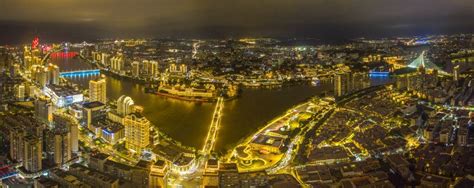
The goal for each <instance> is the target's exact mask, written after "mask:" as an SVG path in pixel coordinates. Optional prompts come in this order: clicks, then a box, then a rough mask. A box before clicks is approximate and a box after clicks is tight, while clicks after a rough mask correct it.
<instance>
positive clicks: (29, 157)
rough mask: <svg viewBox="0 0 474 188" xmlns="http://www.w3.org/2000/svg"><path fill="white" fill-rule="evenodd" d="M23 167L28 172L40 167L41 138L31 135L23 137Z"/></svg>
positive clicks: (37, 169)
mask: <svg viewBox="0 0 474 188" xmlns="http://www.w3.org/2000/svg"><path fill="white" fill-rule="evenodd" d="M24 144H25V145H24V159H23V167H25V169H26V170H28V171H29V172H37V171H40V170H41V169H42V154H43V144H42V139H41V138H39V137H36V136H33V135H29V136H26V137H25V138H24Z"/></svg>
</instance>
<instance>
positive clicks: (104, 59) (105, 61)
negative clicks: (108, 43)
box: [100, 53, 110, 66]
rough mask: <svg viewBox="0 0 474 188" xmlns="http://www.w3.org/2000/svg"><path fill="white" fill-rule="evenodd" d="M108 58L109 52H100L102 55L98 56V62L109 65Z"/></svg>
mask: <svg viewBox="0 0 474 188" xmlns="http://www.w3.org/2000/svg"><path fill="white" fill-rule="evenodd" d="M109 59H110V54H107V53H102V55H101V56H100V63H101V64H102V65H105V66H107V65H109Z"/></svg>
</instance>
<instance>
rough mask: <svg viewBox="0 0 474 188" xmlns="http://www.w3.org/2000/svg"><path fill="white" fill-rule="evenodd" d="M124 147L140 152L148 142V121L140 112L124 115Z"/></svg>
mask: <svg viewBox="0 0 474 188" xmlns="http://www.w3.org/2000/svg"><path fill="white" fill-rule="evenodd" d="M124 126H125V147H126V148H127V149H131V150H134V151H137V152H141V151H142V150H143V149H144V148H145V147H147V146H148V145H149V144H150V121H148V120H147V119H146V118H145V117H144V116H143V115H141V114H140V113H131V114H129V115H127V116H125V119H124Z"/></svg>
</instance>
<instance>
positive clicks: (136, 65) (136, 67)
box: [132, 61, 140, 77]
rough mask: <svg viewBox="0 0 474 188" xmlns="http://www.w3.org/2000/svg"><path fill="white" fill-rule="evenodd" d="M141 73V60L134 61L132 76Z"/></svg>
mask: <svg viewBox="0 0 474 188" xmlns="http://www.w3.org/2000/svg"><path fill="white" fill-rule="evenodd" d="M139 75H140V62H138V61H134V62H132V76H133V77H138V76H139Z"/></svg>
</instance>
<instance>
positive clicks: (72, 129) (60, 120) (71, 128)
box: [53, 114, 79, 152]
mask: <svg viewBox="0 0 474 188" xmlns="http://www.w3.org/2000/svg"><path fill="white" fill-rule="evenodd" d="M53 120H54V129H56V130H60V132H64V133H69V137H70V139H69V142H70V143H69V145H70V147H71V151H72V152H77V151H79V144H78V141H79V138H78V137H79V127H78V126H79V123H78V122H77V120H76V119H75V118H74V117H73V116H71V115H68V114H54V115H53Z"/></svg>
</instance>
